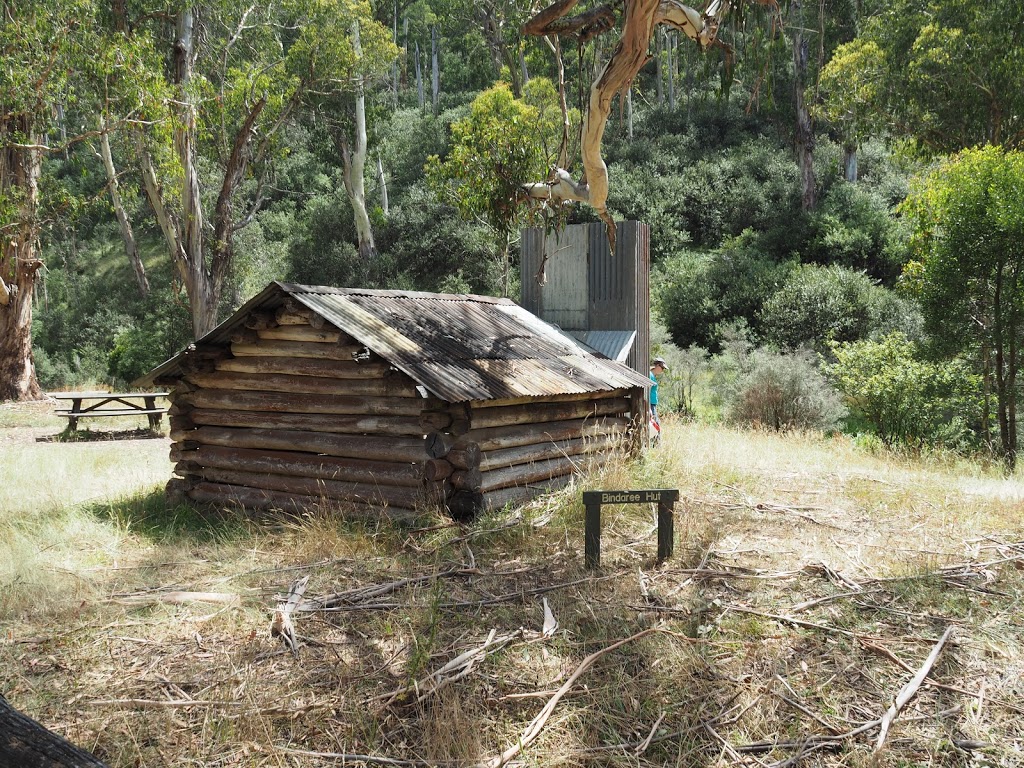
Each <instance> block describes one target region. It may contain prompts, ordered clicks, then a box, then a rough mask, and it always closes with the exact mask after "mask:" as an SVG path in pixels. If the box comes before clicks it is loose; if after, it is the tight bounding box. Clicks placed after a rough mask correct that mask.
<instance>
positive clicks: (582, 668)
mask: <svg viewBox="0 0 1024 768" xmlns="http://www.w3.org/2000/svg"><path fill="white" fill-rule="evenodd" d="M659 631H660V630H659V629H658V628H657V627H651V628H649V629H645V630H643V631H642V632H637V633H636V634H635V635H630V636H629V637H627V638H625V639H623V640H619V641H618V642H615V643H612V644H611V645H609V646H607V647H605V648H602V649H601V650H599V651H594V652H593V653H592V654H590V655H589V656H587V658H585V659H584V660H583V661H582V662H580V665H579V666H578V667H576V671H575V672H573V673H572V674H571V675H570V676H569V679H568V680H566V681H565V682H564V683H562V687H561V688H559V689H558V690H557V691H556V692H555V695H554V696H552V697H551V698H550V699H548V703H547V704H545V705H544V707H543V709H541V711H540V712H538V713H537V716H536V717H534V718H533V720H531V721H530V724H529V725H528V726H526V730H525V731H523V735H522V736H520V737H519V740H518V741H517V742H516V743H515V744H513V745H512V746H511V747H509V748H508V749H506V750H505V751H504V752H502V753H501V754H500V755H495V756H494V757H492V758H490V759H489V760H486V761H484V762H482V763H476V764H475V766H474V768H501V766H503V765H505V764H506V763H507V762H508V761H509V760H511V759H512V758H513V757H515V756H516V755H518V754H519V753H520V752H522V751H523V750H524V749H526V747H528V746H529V745H530V744H532V743H533V740H534V739H536V738H537V736H538V735H539V734H540V732H541V731H542V730H543V729H544V725H545V724H546V723H547V721H548V718H550V717H551V713H552V712H554V711H555V707H557V706H558V702H559V701H560V700H561V698H562V697H563V696H564V695H565V694H566V693H567V692H568V691H569V689H570V688H572V686H573V685H574V684H575V683H576V681H577V680H578V679H579V678H580V676H581V675H582V674H583V673H584V672H586V671H587V670H588V669H590V668H591V667H592V666H593V665H594V662H596V661H597V660H598V659H599V658H601V657H602V656H604V655H605V654H606V653H611V652H612V651H614V650H616V649H618V648H621V647H622V646H624V645H627V644H628V643H632V642H633V641H635V640H639V639H640V638H641V637H645V636H646V635H650V634H652V633H654V632H659Z"/></svg>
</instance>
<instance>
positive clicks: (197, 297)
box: [174, 8, 218, 339]
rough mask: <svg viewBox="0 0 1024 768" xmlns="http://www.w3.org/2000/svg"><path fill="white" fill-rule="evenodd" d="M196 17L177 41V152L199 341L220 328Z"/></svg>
mask: <svg viewBox="0 0 1024 768" xmlns="http://www.w3.org/2000/svg"><path fill="white" fill-rule="evenodd" d="M195 60H196V49H195V14H194V12H193V10H192V9H191V8H186V9H185V10H183V11H181V12H180V13H179V14H178V23H177V33H176V38H175V41H174V84H175V85H176V86H177V99H176V105H177V110H178V114H177V116H176V118H177V119H176V120H175V125H174V149H175V152H176V154H177V156H178V161H179V162H180V163H181V170H182V174H183V176H184V178H183V182H182V190H181V220H180V222H179V225H180V226H179V232H178V241H179V244H180V250H179V251H178V255H179V257H183V261H180V262H178V265H177V266H178V272H179V274H180V275H181V278H182V281H183V282H184V284H185V291H186V293H187V294H188V299H189V306H190V308H191V310H192V333H193V335H194V336H195V337H196V338H197V339H198V338H200V337H201V336H205V335H206V334H207V333H208V332H209V331H211V330H213V328H214V327H215V326H216V325H217V298H218V296H217V294H216V292H215V291H214V285H213V281H212V280H211V279H210V278H209V276H208V275H207V273H206V259H205V254H204V252H203V229H204V227H205V219H204V216H203V203H202V198H201V197H200V191H199V172H198V171H197V169H196V165H195V156H196V146H195V134H196V107H195V104H194V103H193V102H192V94H191V92H190V86H191V80H192V68H193V66H194V65H195Z"/></svg>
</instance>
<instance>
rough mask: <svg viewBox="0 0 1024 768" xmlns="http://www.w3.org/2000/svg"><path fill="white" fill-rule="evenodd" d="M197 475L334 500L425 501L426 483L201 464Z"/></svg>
mask: <svg viewBox="0 0 1024 768" xmlns="http://www.w3.org/2000/svg"><path fill="white" fill-rule="evenodd" d="M199 475H200V476H201V477H202V478H203V479H204V480H206V481H209V482H215V483H226V484H228V485H238V486H243V487H246V488H258V489H261V490H266V491H279V492H281V493H289V494H292V493H294V494H299V495H303V496H314V497H315V496H322V497H324V498H328V499H335V500H336V501H358V502H362V503H364V504H380V505H386V506H389V507H402V508H404V509H416V508H417V507H420V506H423V505H424V504H426V503H427V501H428V500H427V497H426V493H427V489H426V487H425V486H421V487H419V488H409V487H405V486H398V485H375V484H374V483H346V482H341V481H338V480H324V479H322V478H316V477H299V476H296V475H277V474H272V473H268V472H246V471H243V470H237V469H219V468H217V467H203V468H202V469H201V470H199Z"/></svg>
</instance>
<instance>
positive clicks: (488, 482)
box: [473, 456, 600, 493]
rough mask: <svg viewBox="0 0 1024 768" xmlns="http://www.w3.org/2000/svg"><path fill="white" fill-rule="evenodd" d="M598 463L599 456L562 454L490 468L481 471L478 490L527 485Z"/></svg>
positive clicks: (578, 470) (494, 489)
mask: <svg viewBox="0 0 1024 768" xmlns="http://www.w3.org/2000/svg"><path fill="white" fill-rule="evenodd" d="M591 458H592V460H593V461H594V462H596V463H600V458H599V457H574V456H562V457H560V458H557V459H546V460H544V461H537V462H534V463H532V464H517V465H516V466H514V467H505V468H504V469H492V470H491V471H489V472H483V473H481V475H482V477H481V482H480V487H479V488H474V489H473V490H479V491H483V492H484V493H486V492H487V491H496V490H498V489H499V488H509V487H511V486H514V485H529V484H530V483H540V482H545V481H547V480H550V479H551V478H553V477H561V476H562V475H571V474H573V473H578V472H581V471H583V470H584V469H585V468H586V467H587V466H589V465H590V463H591Z"/></svg>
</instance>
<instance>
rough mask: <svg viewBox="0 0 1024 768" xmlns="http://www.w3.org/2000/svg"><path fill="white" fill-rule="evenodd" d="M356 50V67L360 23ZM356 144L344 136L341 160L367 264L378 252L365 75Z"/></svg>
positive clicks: (359, 81) (359, 83)
mask: <svg viewBox="0 0 1024 768" xmlns="http://www.w3.org/2000/svg"><path fill="white" fill-rule="evenodd" d="M352 49H353V51H354V52H355V56H356V67H357V68H358V67H359V66H360V64H361V62H360V59H361V58H362V56H363V49H362V46H361V45H360V43H359V22H358V21H355V22H353V23H352ZM355 111H356V114H355V122H356V130H355V143H354V145H353V143H352V142H350V141H349V139H348V137H347V136H345V135H344V134H343V135H342V137H341V142H340V143H341V159H342V163H343V166H344V177H345V192H347V193H348V199H349V202H351V203H352V215H353V217H354V219H355V224H356V236H357V237H358V238H359V256H360V258H361V259H363V260H364V261H367V260H369V259H372V258H373V257H374V256H375V255H376V253H377V245H376V243H374V240H373V227H372V226H371V224H370V214H369V213H368V212H367V210H366V183H365V174H366V92H365V87H364V83H363V75H362V74H360V73H357V74H356V95H355Z"/></svg>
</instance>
